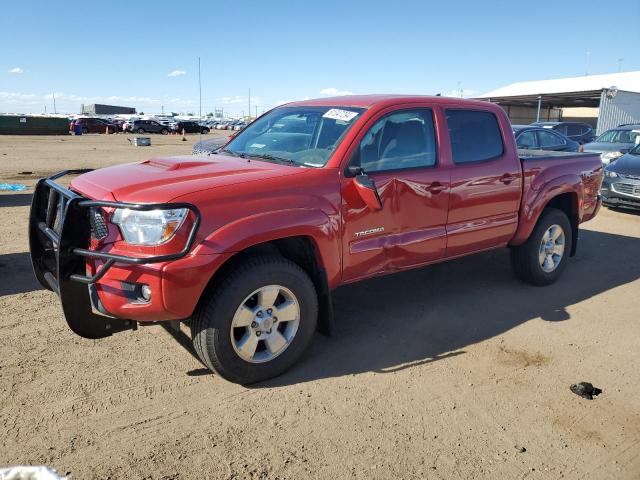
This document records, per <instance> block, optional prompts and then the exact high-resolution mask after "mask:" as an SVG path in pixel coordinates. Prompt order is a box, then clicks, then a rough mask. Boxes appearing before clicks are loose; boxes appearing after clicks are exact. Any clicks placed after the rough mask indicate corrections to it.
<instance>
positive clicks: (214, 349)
mask: <svg viewBox="0 0 640 480" xmlns="http://www.w3.org/2000/svg"><path fill="white" fill-rule="evenodd" d="M70 174H71V175H77V176H74V177H73V180H72V181H71V182H70V184H69V185H68V186H67V185H66V184H65V183H63V182H62V180H61V179H62V178H63V177H64V176H65V175H70ZM602 177H603V166H602V162H601V161H600V158H599V155H598V154H587V153H566V152H542V151H518V150H517V149H516V142H515V139H514V136H513V132H512V127H511V125H510V123H509V119H508V117H507V115H506V113H505V112H504V111H503V110H502V109H501V108H500V107H499V106H497V105H494V104H491V103H487V102H480V101H473V100H463V99H457V98H445V97H421V96H397V95H394V96H392V95H372V96H371V95H369V96H345V97H339V98H325V99H321V100H307V101H301V102H295V103H290V104H286V105H283V106H280V107H277V108H274V109H273V110H271V111H269V112H267V113H265V114H264V115H262V116H261V117H260V118H258V119H257V120H256V121H254V122H253V123H252V124H250V125H249V126H247V127H246V128H245V129H244V130H243V131H241V132H240V133H239V134H238V135H237V136H236V137H235V138H233V139H231V140H230V141H229V142H228V143H227V144H226V145H224V147H222V148H221V149H218V150H215V152H214V153H211V154H209V155H199V156H198V155H195V156H183V157H176V158H155V159H152V160H147V161H143V162H138V163H132V164H127V165H118V166H113V167H109V168H103V169H100V170H94V171H86V170H75V171H65V172H60V173H58V174H56V175H54V176H52V177H49V178H46V179H42V180H40V181H39V183H38V185H37V187H36V190H35V193H34V196H33V204H32V207H31V213H30V227H29V229H30V250H31V258H32V263H33V268H34V272H35V275H36V277H37V278H38V280H39V281H40V283H41V284H42V285H43V286H44V287H45V288H47V289H50V290H52V291H54V292H55V293H56V294H57V295H58V296H59V298H60V301H61V304H62V310H63V312H64V316H65V318H66V321H67V323H68V325H69V327H70V328H71V329H72V330H73V331H74V332H75V333H77V334H78V335H81V336H83V337H86V338H101V337H106V336H108V335H111V334H114V333H116V332H120V331H123V330H129V329H135V328H137V326H138V325H142V324H152V323H155V322H163V321H164V322H173V325H179V324H178V323H177V322H181V321H183V322H186V323H187V324H188V325H189V328H190V330H191V336H192V341H193V346H194V349H195V352H196V353H197V355H198V356H199V358H200V360H202V362H203V363H204V364H205V365H206V366H207V367H208V368H210V369H211V370H213V371H215V372H217V373H218V374H219V375H221V376H222V377H224V378H226V379H228V380H230V381H233V382H238V383H242V384H249V383H252V382H257V381H261V380H265V379H267V378H270V377H273V376H276V375H279V374H281V373H282V372H284V371H285V370H286V369H288V368H289V367H291V366H292V365H293V364H294V363H295V362H296V361H297V360H298V359H299V358H300V356H301V355H302V354H303V352H304V350H305V348H306V347H307V345H308V344H309V342H310V341H311V339H312V336H313V334H314V332H315V331H316V330H320V331H324V332H328V331H330V330H331V325H332V322H333V307H332V301H331V295H332V291H333V290H334V289H336V288H337V287H339V286H341V285H344V284H347V283H351V282H357V281H359V280H363V279H366V278H370V277H373V276H376V275H383V274H388V273H392V272H397V271H401V270H405V269H410V268H417V267H423V266H425V265H429V264H432V263H436V262H442V261H446V260H449V259H453V258H458V257H461V256H464V255H469V254H472V253H477V252H482V251H486V250H490V249H495V248H504V247H508V248H509V249H510V251H511V258H512V264H513V268H514V271H515V273H516V275H517V276H518V277H519V278H521V279H522V280H524V281H526V282H528V283H530V284H533V285H537V286H543V285H549V284H551V283H553V282H554V281H556V280H557V279H558V277H559V276H560V275H561V274H562V272H563V270H564V269H565V267H566V266H567V262H568V260H569V257H570V256H572V255H573V254H575V252H576V248H577V244H578V226H579V224H580V223H581V222H584V221H587V220H589V219H591V218H593V217H594V216H595V215H596V214H597V212H598V209H599V208H600V205H601V200H600V198H599V196H598V191H599V189H600V186H601V183H602Z"/></svg>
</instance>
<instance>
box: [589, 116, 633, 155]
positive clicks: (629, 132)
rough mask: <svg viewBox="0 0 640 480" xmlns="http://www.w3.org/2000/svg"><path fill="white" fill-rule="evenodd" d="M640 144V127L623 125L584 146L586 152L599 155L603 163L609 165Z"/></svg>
mask: <svg viewBox="0 0 640 480" xmlns="http://www.w3.org/2000/svg"><path fill="white" fill-rule="evenodd" d="M639 143H640V125H622V126H620V127H616V128H612V129H611V130H607V131H606V132H604V133H603V134H602V135H600V136H599V137H598V138H596V139H595V141H593V142H591V143H587V144H586V145H584V151H585V152H595V153H599V154H600V158H601V159H602V163H604V164H608V163H609V162H611V161H613V160H615V159H616V158H618V157H621V156H622V155H624V154H625V153H627V152H628V151H629V150H631V149H632V148H634V147H635V146H636V145H638V144H639Z"/></svg>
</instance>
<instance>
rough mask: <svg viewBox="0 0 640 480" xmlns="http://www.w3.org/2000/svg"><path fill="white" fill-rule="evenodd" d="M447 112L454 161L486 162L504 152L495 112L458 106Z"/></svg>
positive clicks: (458, 162)
mask: <svg viewBox="0 0 640 480" xmlns="http://www.w3.org/2000/svg"><path fill="white" fill-rule="evenodd" d="M446 113H447V126H448V127H449V137H450V138H451V150H452V155H453V162H454V163H456V164H460V163H473V162H483V161H486V160H491V159H492V158H496V157H499V156H500V155H502V153H503V151H504V145H503V143H502V134H501V133H500V126H499V125H498V119H497V118H496V116H495V115H494V114H493V113H491V112H483V111H480V110H457V109H456V110H447V112H446Z"/></svg>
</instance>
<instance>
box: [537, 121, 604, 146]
mask: <svg viewBox="0 0 640 480" xmlns="http://www.w3.org/2000/svg"><path fill="white" fill-rule="evenodd" d="M531 125H533V126H536V127H543V128H548V129H552V130H554V131H556V132H558V133H560V134H562V135H564V136H565V137H567V138H569V139H570V140H573V141H574V142H578V143H579V144H580V145H583V144H585V143H589V142H592V141H593V140H594V139H595V138H596V132H594V131H593V128H592V127H591V125H589V124H588V123H584V122H535V123H532V124H531Z"/></svg>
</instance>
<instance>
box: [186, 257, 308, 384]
mask: <svg viewBox="0 0 640 480" xmlns="http://www.w3.org/2000/svg"><path fill="white" fill-rule="evenodd" d="M274 286H276V287H274ZM273 291H277V294H272V293H270V292H273ZM256 292H264V293H262V294H260V293H258V294H257V295H255V296H252V294H253V293H256ZM204 295H205V297H203V299H202V301H201V302H200V306H199V307H198V308H197V310H196V312H195V314H194V316H193V317H192V322H191V337H192V340H193V346H194V349H195V351H196V353H197V354H198V357H199V358H200V360H201V361H202V362H203V363H204V364H205V365H206V366H207V367H209V368H210V369H211V370H212V371H214V372H216V373H217V374H218V375H220V376H221V377H223V378H225V379H227V380H229V381H231V382H234V383H239V384H243V385H247V384H251V383H255V382H260V381H263V380H267V379H269V378H273V377H275V376H278V375H280V374H282V373H283V372H285V371H286V370H288V369H289V368H290V367H291V366H292V365H293V364H294V363H296V361H297V360H298V359H299V358H300V356H301V355H302V354H303V353H304V351H305V349H306V348H307V346H308V345H309V342H310V341H311V339H312V337H313V334H314V332H315V329H316V323H317V318H318V297H317V293H316V290H315V288H314V286H313V282H312V281H311V279H310V278H309V276H308V275H307V274H306V272H305V271H304V270H302V269H301V268H300V267H299V266H298V265H296V264H295V263H293V262H291V261H290V260H287V259H285V258H283V257H279V256H260V257H249V258H248V259H246V260H244V261H243V262H242V263H240V264H239V265H237V266H236V267H235V268H234V269H233V270H232V271H231V272H230V273H229V274H228V275H227V276H226V277H225V278H224V279H222V280H221V281H220V282H219V283H218V284H217V285H216V286H215V287H214V288H213V289H212V290H210V291H209V292H205V294H204ZM275 295H277V297H276V296H275ZM270 298H275V300H274V301H272V300H270ZM260 299H262V302H260ZM285 302H286V303H285ZM295 302H297V303H295ZM270 304H271V305H273V308H272V309H269V310H267V308H268V307H269V305H270ZM285 306H287V308H286V310H285ZM296 306H297V308H295V307H296ZM279 309H280V310H279ZM242 311H244V315H242V314H240V313H239V312H242ZM278 311H279V312H280V313H278ZM272 312H275V313H274V314H273V316H271V315H272ZM276 314H277V315H282V317H281V318H279V319H278V318H277V317H276ZM258 317H260V318H258ZM284 318H292V319H294V320H284ZM295 318H297V320H295ZM272 319H273V320H274V321H275V322H276V323H273V325H271V320H272ZM249 321H251V324H249V323H248V322H249ZM236 322H237V323H241V324H242V326H235V327H233V325H234V324H235V323H236ZM257 322H262V323H261V324H258V323H257ZM292 332H293V333H292ZM259 337H262V338H261V339H258V338H259ZM283 339H284V340H285V341H286V344H284V343H282V340H283ZM253 344H255V345H256V347H254V348H253V349H251V348H248V349H246V350H244V349H243V348H242V347H243V346H245V347H246V345H253ZM278 345H280V347H279V348H280V350H278V348H274V346H278ZM252 350H253V352H254V353H251V351H252ZM241 355H245V357H246V356H247V355H251V356H252V357H251V359H247V358H243V357H242V356H241Z"/></svg>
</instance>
